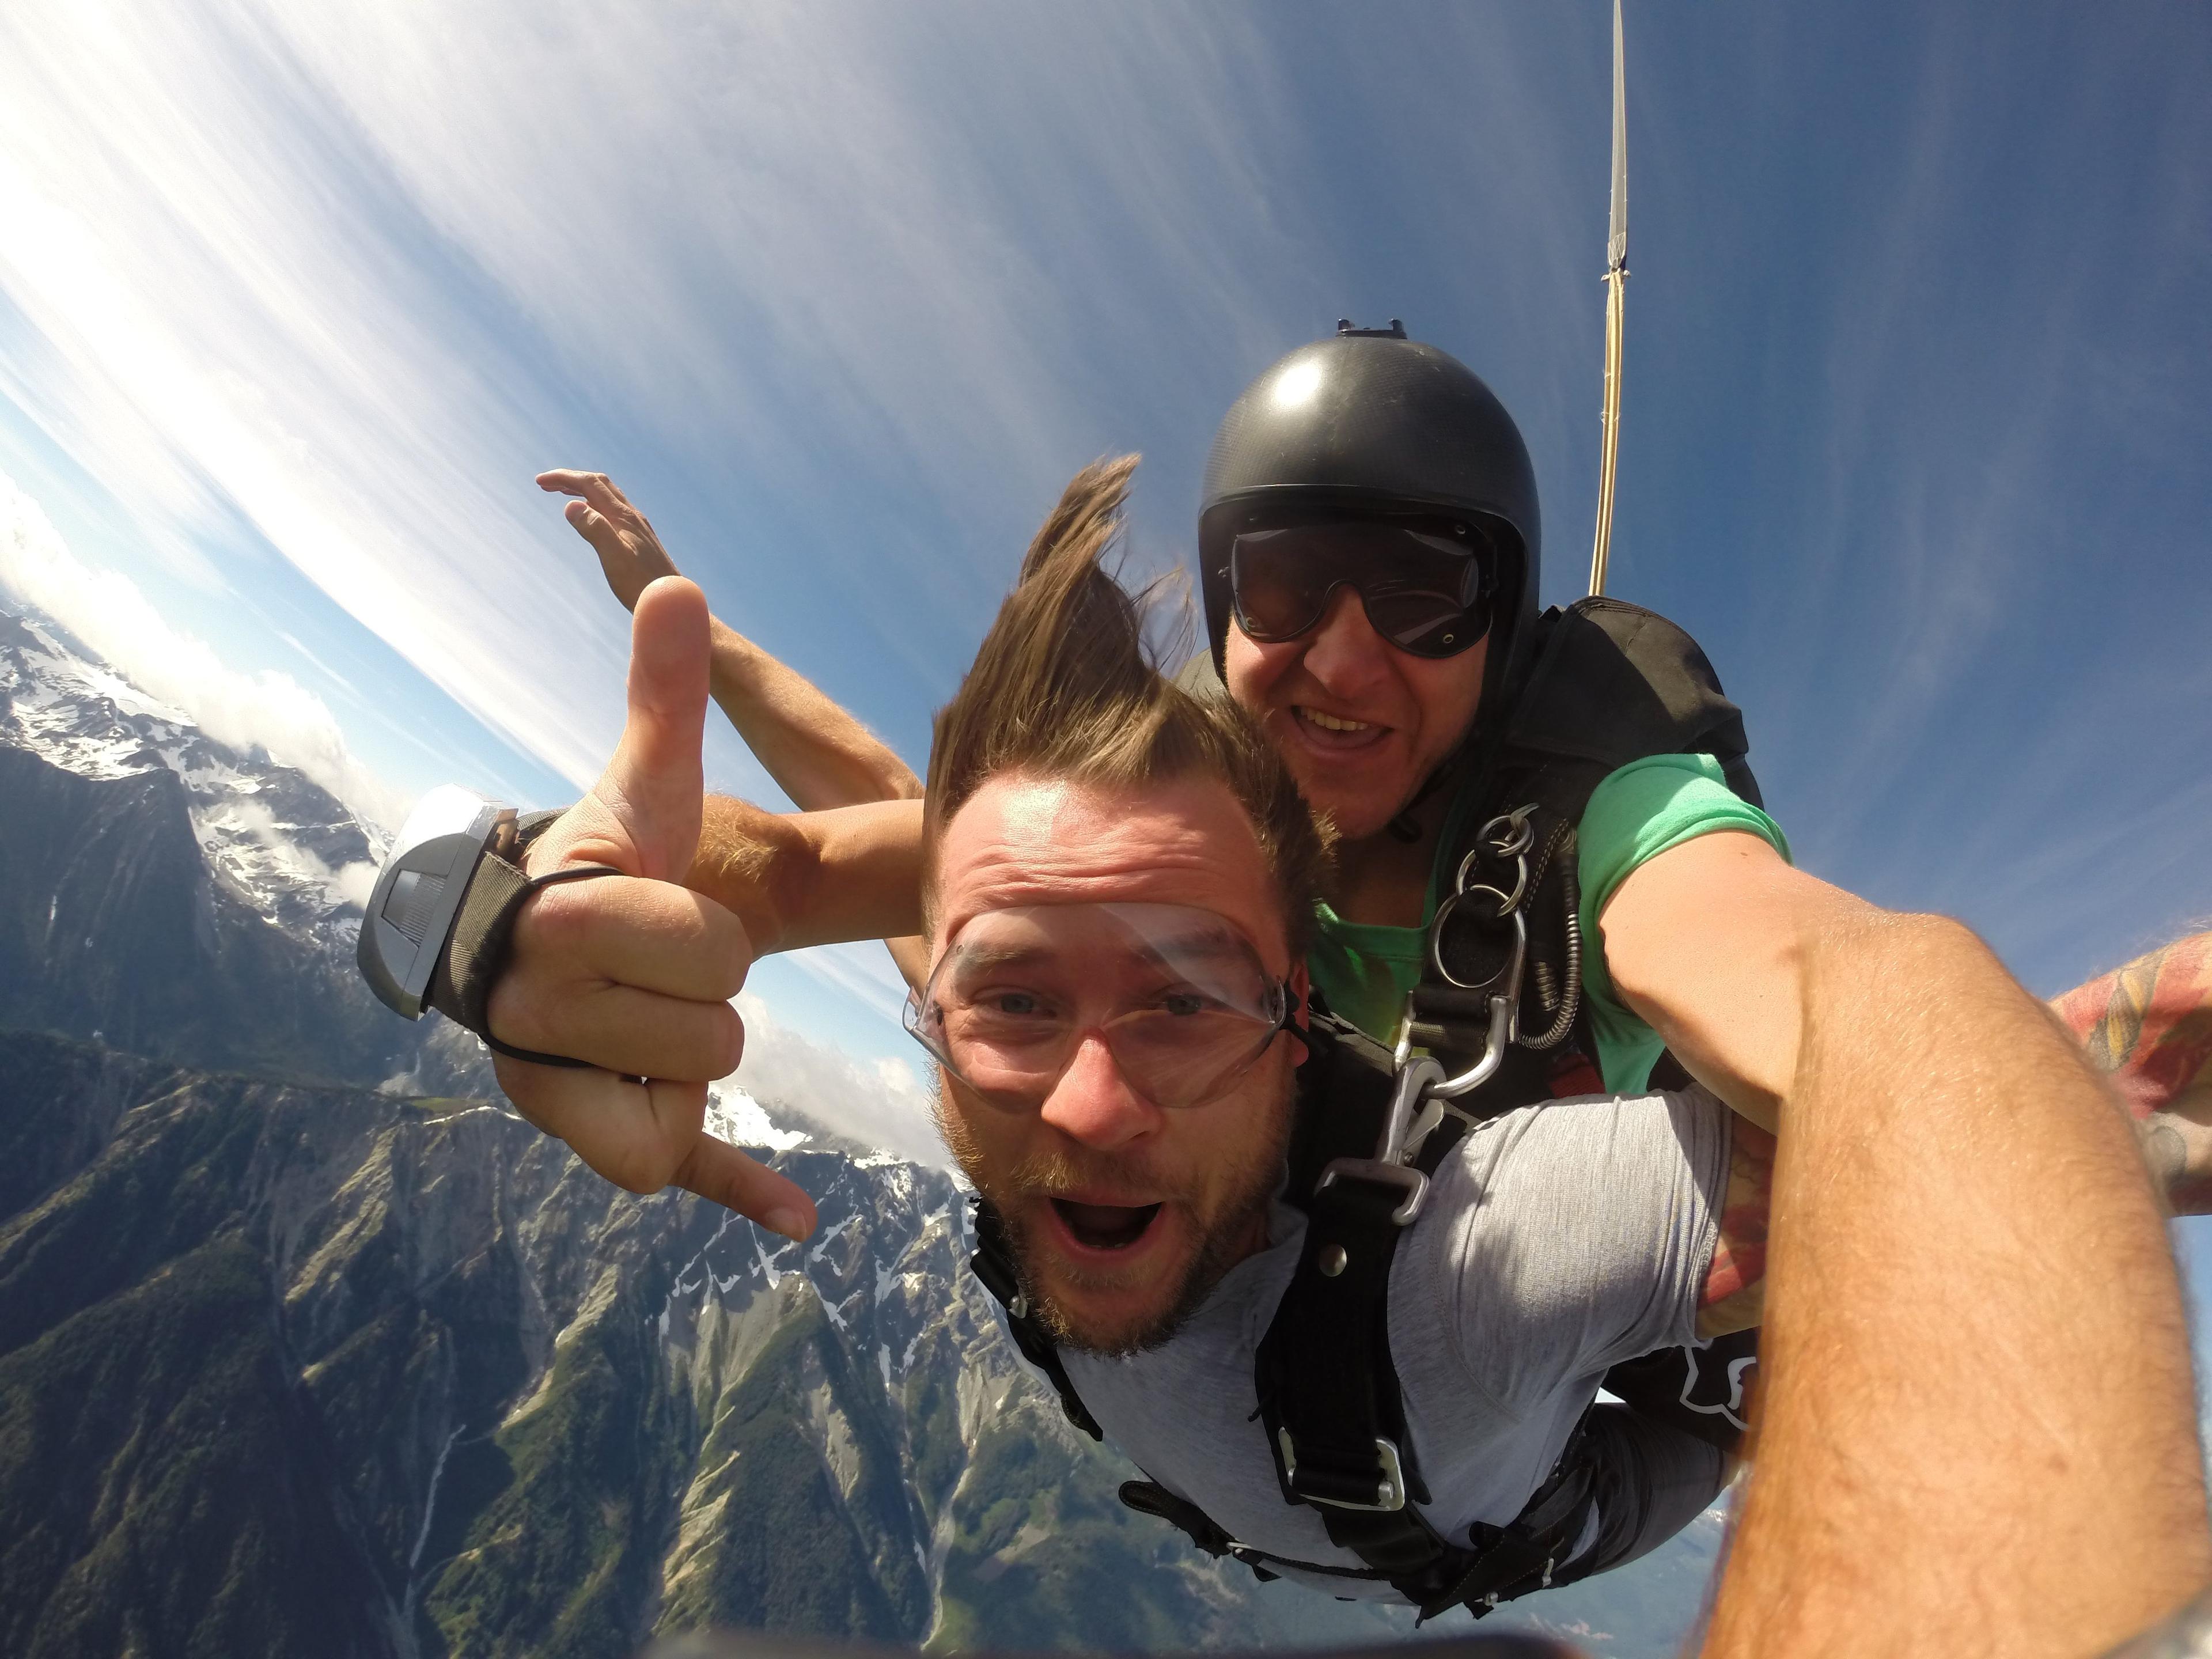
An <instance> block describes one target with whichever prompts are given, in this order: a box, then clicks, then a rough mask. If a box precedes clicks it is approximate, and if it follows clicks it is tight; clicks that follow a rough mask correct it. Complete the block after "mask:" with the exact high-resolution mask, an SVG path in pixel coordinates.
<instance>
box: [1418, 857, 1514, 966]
mask: <svg viewBox="0 0 2212 1659" xmlns="http://www.w3.org/2000/svg"><path fill="white" fill-rule="evenodd" d="M1527 884H1528V872H1525V871H1523V872H1522V885H1523V886H1524V887H1525V886H1526V885H1527ZM1477 893H1487V894H1489V895H1490V896H1492V898H1494V899H1496V900H1497V901H1498V915H1496V917H1495V918H1493V920H1495V921H1506V920H1508V919H1509V918H1510V920H1511V921H1512V923H1513V964H1514V969H1515V971H1516V972H1518V971H1519V968H1520V964H1521V962H1522V958H1523V957H1526V956H1527V955H1528V918H1527V917H1526V916H1524V915H1522V914H1521V911H1520V908H1519V906H1520V900H1519V899H1518V898H1517V897H1516V898H1512V899H1509V898H1507V897H1506V896H1505V895H1504V894H1503V893H1501V892H1499V891H1498V889H1496V888H1495V887H1492V886H1489V885H1488V884H1483V885H1480V886H1475V887H1463V888H1462V889H1461V890H1459V891H1458V892H1456V893H1454V894H1453V895H1452V896H1450V897H1449V898H1448V899H1446V900H1445V901H1444V902H1443V905H1442V906H1440V907H1439V908H1438V909H1437V914H1436V918H1435V920H1434V921H1431V922H1430V923H1429V962H1430V963H1431V966H1433V967H1434V968H1435V969H1436V970H1437V972H1438V973H1439V974H1441V975H1443V977H1444V980H1445V981H1446V982H1447V983H1448V984H1451V985H1455V986H1457V987H1459V988H1460V989H1461V990H1462V991H1480V989H1481V988H1482V987H1484V986H1485V985H1489V984H1492V983H1493V982H1495V980H1496V975H1492V977H1491V978H1490V979H1486V980H1481V981H1476V982H1474V983H1473V984H1470V983H1469V982H1468V981H1466V980H1463V979H1462V978H1460V976H1459V975H1456V974H1455V973H1453V972H1452V970H1451V969H1449V968H1447V967H1445V966H1444V922H1445V921H1446V919H1447V918H1449V916H1450V915H1451V913H1452V907H1453V906H1454V905H1455V904H1457V903H1458V902H1460V901H1461V900H1462V899H1463V898H1473V897H1474V896H1475V895H1476V894H1477Z"/></svg>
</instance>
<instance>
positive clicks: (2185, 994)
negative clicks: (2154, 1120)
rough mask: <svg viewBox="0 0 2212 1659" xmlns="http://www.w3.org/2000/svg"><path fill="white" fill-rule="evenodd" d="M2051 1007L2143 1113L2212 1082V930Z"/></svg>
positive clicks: (2142, 959)
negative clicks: (2055, 1009)
mask: <svg viewBox="0 0 2212 1659" xmlns="http://www.w3.org/2000/svg"><path fill="white" fill-rule="evenodd" d="M2052 1006H2054V1007H2055V1008H2057V1011H2058V1017H2059V1018H2061V1019H2063V1020H2064V1021H2065V1022H2066V1024H2068V1025H2069V1027H2071V1028H2072V1030H2073V1031H2074V1033H2075V1036H2079V1037H2080V1038H2081V1042H2082V1044H2083V1046H2084V1047H2086V1048H2087V1049H2088V1052H2089V1059H2090V1060H2091V1061H2092V1062H2093V1064H2094V1065H2096V1066H2098V1067H2099V1068H2100V1069H2101V1070H2103V1071H2106V1072H2109V1073H2112V1081H2113V1084H2114V1085H2115V1086H2117V1087H2118V1089H2119V1091H2120V1093H2121V1095H2122V1096H2123V1097H2125V1098H2126V1100H2127V1102H2128V1103H2129V1105H2130V1106H2131V1107H2133V1108H2134V1109H2135V1111H2136V1115H2137V1116H2138V1117H2142V1116H2146V1115H2148V1114H2150V1113H2151V1112H2154V1111H2156V1110H2158V1109H2160V1108H2161V1107H2165V1106H2169V1105H2172V1103H2174V1102H2175V1101H2177V1100H2178V1099H2179V1098H2180V1097H2182V1096H2183V1095H2185V1094H2188V1093H2191V1092H2192V1091H2200V1090H2208V1089H2212V933H2193V934H2191V936H2190V937H2189V938H2187V939H2178V940H2176V941H2175V942H2174V943H2173V944H2172V945H2167V946H2166V947H2165V948H2164V949H2163V950H2158V951H2152V952H2151V953H2150V954H2149V955H2148V956H2147V957H2137V958H2136V960H2135V961H2133V962H2131V963H2128V964H2127V966H2126V967H2124V968H2118V969H2114V970H2113V971H2112V972H2111V973H2109V974H2106V975H2104V976H2103V977H2101V978H2099V979H2093V980H2091V981H2089V982H2088V983H2087V985H2083V986H2081V987H2077V988H2076V989H2074V990H2071V991H2069V992H2067V993H2066V994H2065V995H2064V996H2062V997H2060V998H2059V999H2058V1000H2057V1002H2056V1003H2054V1004H2053V1005H2052Z"/></svg>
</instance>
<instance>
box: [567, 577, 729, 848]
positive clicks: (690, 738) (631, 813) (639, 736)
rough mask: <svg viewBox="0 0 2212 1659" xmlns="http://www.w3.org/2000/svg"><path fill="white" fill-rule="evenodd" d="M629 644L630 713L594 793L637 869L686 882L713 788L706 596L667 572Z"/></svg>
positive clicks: (639, 613)
mask: <svg viewBox="0 0 2212 1659" xmlns="http://www.w3.org/2000/svg"><path fill="white" fill-rule="evenodd" d="M629 640H630V644H629V720H628V722H627V724H625V725H624V726H623V735H622V743H621V744H620V745H619V746H618V747H617V749H616V750H615V756H614V759H613V760H612V761H611V762H609V763H608V765H607V769H606V771H605V774H604V775H602V776H601V777H600V779H599V785H598V787H596V788H595V789H594V790H593V791H592V793H593V794H595V795H596V796H598V797H599V801H600V803H601V804H602V805H604V806H605V807H606V808H607V809H608V811H611V812H612V813H613V814H614V816H615V817H617V819H619V820H620V821H621V823H622V825H623V829H625V830H626V831H627V832H628V834H629V841H630V845H631V846H632V847H633V848H635V849H636V853H637V857H638V862H639V866H640V867H639V868H638V870H637V872H636V873H637V874H639V875H641V876H647V877H650V878H653V879H654V880H656V881H672V882H680V881H682V880H683V879H684V877H685V875H687V874H688V873H689V872H690V868H691V860H692V857H693V855H694V854H696V852H697V851H698V848H699V819H700V811H701V799H702V796H703V794H704V793H705V791H706V777H705V772H704V770H703V769H702V765H701V763H700V744H701V743H702V740H703V738H704V736H705V732H706V724H707V692H708V674H709V671H710V668H711V666H712V662H713V647H712V644H711V641H710V640H709V636H708V617H707V596H706V595H705V594H703V593H702V592H700V591H699V589H698V587H697V586H696V584H694V583H691V582H688V581H686V580H684V578H683V577H681V576H664V577H662V578H661V579H660V580H659V581H656V582H654V583H653V584H652V585H651V586H648V587H647V589H646V590H645V592H642V593H641V594H640V595H639V596H638V599H637V607H636V612H635V616H634V617H633V618H632V621H631V624H630V636H629Z"/></svg>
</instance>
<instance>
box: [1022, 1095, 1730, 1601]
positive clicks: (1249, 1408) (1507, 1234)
mask: <svg viewBox="0 0 2212 1659" xmlns="http://www.w3.org/2000/svg"><path fill="white" fill-rule="evenodd" d="M1728 1151H1729V1114H1728V1109H1727V1108H1726V1107H1724V1106H1723V1105H1722V1104H1721V1103H1720V1102H1719V1101H1718V1100H1717V1099H1715V1098H1714V1097H1713V1096H1711V1094H1708V1093H1707V1092H1705V1091H1704V1090H1702V1089H1691V1090H1686V1091H1681V1092H1680V1093H1672V1094H1659V1095H1647V1096H1641V1097H1632V1098H1626V1099H1624V1098H1619V1097H1612V1096H1596V1097H1589V1098H1585V1099H1576V1100H1559V1101H1548V1102H1546V1103H1543V1104H1542V1105H1540V1106H1531V1107H1526V1108H1523V1109H1521V1110H1519V1111H1516V1112H1509V1113H1507V1114H1506V1115H1504V1116H1503V1117H1499V1118H1497V1119H1495V1120H1493V1121H1491V1122H1488V1123H1486V1124H1484V1125H1483V1126H1481V1127H1480V1128H1478V1129H1475V1130H1473V1131H1471V1132H1470V1133H1468V1134H1467V1135H1466V1136H1465V1137H1464V1138H1463V1139H1462V1141H1461V1143H1460V1145H1459V1146H1457V1147H1455V1149H1454V1150H1453V1152H1452V1153H1451V1155H1450V1156H1449V1158H1446V1159H1445V1160H1444V1163H1443V1166H1442V1167H1441V1168H1440V1169H1439V1170H1437V1174H1436V1176H1435V1177H1434V1178H1433V1181H1432V1183H1431V1192H1430V1194H1429V1199H1428V1202H1427V1204H1426V1206H1425V1207H1424V1209H1423V1210H1422V1212H1421V1214H1420V1216H1419V1218H1418V1219H1417V1220H1416V1221H1415V1222H1414V1223H1413V1227H1412V1228H1411V1230H1410V1231H1408V1232H1407V1236H1406V1237H1405V1238H1403V1239H1402V1240H1401V1241H1400V1243H1399V1246H1398V1254H1397V1257H1396V1260H1395V1263H1394V1264H1393V1267H1392V1269H1391V1277H1390V1352H1391V1354H1392V1356H1393V1358H1395V1360H1396V1362H1397V1366H1398V1380H1399V1383H1400V1385H1401V1388H1402V1389H1403V1391H1404V1395H1405V1402H1406V1418H1407V1431H1408V1435H1409V1437H1410V1438H1411V1440H1412V1442H1413V1449H1414V1452H1415V1455H1416V1456H1417V1457H1418V1458H1419V1466H1420V1469H1421V1474H1422V1477H1423V1479H1424V1480H1426V1482H1427V1483H1428V1488H1429V1491H1430V1493H1431V1498H1432V1500H1433V1501H1431V1502H1430V1503H1428V1504H1423V1505H1422V1506H1421V1512H1422V1514H1423V1515H1424V1516H1425V1517H1426V1518H1427V1520H1428V1522H1429V1523H1430V1524H1431V1526H1432V1527H1434V1528H1436V1529H1437V1532H1438V1533H1440V1534H1443V1536H1444V1537H1446V1538H1457V1539H1461V1540H1464V1539H1465V1538H1466V1537H1467V1535H1468V1528H1469V1527H1471V1526H1472V1525H1473V1524H1474V1522H1478V1521H1483V1522H1491V1523H1492V1524H1493V1525H1503V1524H1504V1523H1505V1522H1509V1521H1510V1520H1512V1519H1513V1517H1514V1516H1516V1515H1518V1514H1519V1513H1520V1512H1521V1509H1522V1505H1523V1504H1526V1503H1527V1502H1528V1498H1529V1496H1530V1494H1532V1493H1533V1492H1534V1491H1535V1490H1536V1488H1537V1487H1538V1486H1540V1485H1541V1484H1542V1482H1543V1480H1544V1478H1545V1477H1546V1476H1547V1474H1550V1472H1551V1468H1552V1465H1553V1462H1555V1461H1557V1459H1558V1457H1559V1452H1560V1450H1561V1449H1562V1448H1563V1447H1564V1446H1565V1444H1566V1440H1567V1436H1568V1435H1569V1434H1570V1433H1571V1432H1572V1431H1573V1429H1574V1425H1575V1423H1576V1421H1577V1419H1579V1418H1580V1417H1581V1415H1582V1413H1583V1409H1584V1408H1585V1407H1588V1406H1589V1403H1590V1401H1591V1400H1592V1399H1593V1398H1594V1397H1595V1395H1596V1393H1597V1389H1598V1385H1599V1382H1600V1380H1601V1378H1602V1377H1603V1376H1604V1374H1605V1372H1606V1370H1607V1369H1608V1368H1609V1367H1611V1366H1612V1365H1613V1364H1616V1363H1618V1362H1619V1361H1620V1360H1624V1359H1632V1358H1637V1357H1638V1355H1641V1354H1646V1353H1650V1352H1653V1351H1654V1350H1655V1349H1659V1348H1666V1347H1678V1346H1683V1345H1685V1344H1687V1343H1689V1342H1692V1341H1693V1340H1695V1338H1696V1328H1697V1315H1698V1302H1699V1295H1700V1292H1701V1291H1702V1290H1703V1287H1704V1284H1705V1276H1706V1273H1707V1271H1708V1269H1709V1267H1710V1266H1711V1261H1712V1254H1713V1246H1714V1242H1715V1239H1716V1237H1717V1231H1718V1227H1717V1216H1718V1213H1719V1211H1720V1206H1721V1202H1722V1197H1723V1191H1724V1183H1725V1182H1726V1180H1727V1176H1728ZM1304 1233H1305V1218H1304V1216H1303V1215H1302V1214H1300V1213H1299V1212H1297V1211H1296V1210H1293V1209H1291V1208H1290V1207H1289V1206H1287V1205H1283V1204H1278V1205H1277V1206H1275V1210H1274V1212H1273V1217H1272V1218H1271V1222H1270V1226H1269V1237H1270V1239H1271V1241H1272V1242H1271V1243H1270V1244H1269V1246H1268V1248H1267V1249H1266V1250H1264V1251H1262V1252H1261V1254H1260V1255H1255V1256H1252V1257H1249V1258H1248V1259H1247V1260H1245V1261H1241V1262H1239V1263H1238V1264H1237V1266H1236V1267H1234V1268H1232V1269H1231V1271H1230V1273H1229V1274H1228V1276H1227V1277H1226V1278H1225V1279H1223V1280H1222V1281H1221V1283H1220V1285H1218V1287H1217V1288H1216V1289H1215V1291H1214V1292H1213V1294H1212V1296H1211V1297H1208V1298H1207V1299H1206V1303H1205V1304H1204V1305H1203V1306H1202V1307H1201V1308H1200V1310H1198V1312H1197V1313H1196V1314H1195V1315H1194V1316H1193V1317H1192V1318H1191V1321H1190V1322H1189V1323H1188V1325H1186V1326H1185V1327H1184V1328H1182V1330H1181V1331H1179V1332H1178V1333H1176V1336H1175V1338H1174V1340H1172V1341H1170V1342H1168V1343H1165V1344H1164V1345H1163V1346H1160V1347H1158V1348H1155V1349H1153V1350H1152V1351H1151V1352H1146V1353H1141V1354H1137V1355H1134V1356H1133V1357H1131V1358H1127V1359H1103V1358H1097V1357H1095V1356H1092V1355H1088V1354H1079V1353H1069V1354H1067V1355H1066V1356H1065V1358H1066V1364H1067V1373H1068V1376H1069V1377H1070V1379H1071V1380H1072V1381H1073V1383H1074V1384H1075V1389H1076V1392H1077V1393H1078V1394H1079V1395H1082V1397H1083V1402H1084V1404H1085V1405H1086V1406H1088V1407H1090V1408H1091V1413H1092V1415H1094V1416H1095V1417H1096V1418H1097V1419H1098V1422H1099V1424H1100V1425H1101V1426H1102V1427H1103V1429H1104V1430H1105V1431H1106V1436H1107V1438H1108V1439H1109V1440H1110V1441H1111V1442H1112V1443H1114V1444H1115V1446H1116V1447H1118V1448H1119V1449H1121V1451H1122V1452H1123V1453H1125V1454H1126V1455H1127V1456H1128V1457H1129V1458H1130V1459H1131V1461H1133V1462H1135V1463H1136V1464H1137V1466H1138V1467H1139V1468H1142V1469H1143V1470H1144V1471H1145V1472H1146V1474H1148V1475H1150V1476H1151V1478H1152V1479H1153V1480H1157V1481H1158V1482H1159V1483H1160V1484H1161V1485H1162V1486H1165V1487H1167V1488H1168V1489H1169V1490H1170V1492H1175V1493H1176V1494H1177V1495H1178V1496H1180V1497H1182V1498H1186V1499H1188V1500H1189V1501H1190V1502H1192V1503H1194V1504H1197V1505H1198V1506H1199V1508H1200V1509H1201V1510H1204V1511H1205V1512H1206V1514H1207V1515H1208V1516H1211V1517H1212V1519H1213V1520H1214V1521H1215V1522H1218V1524H1220V1525H1221V1526H1223V1527H1225V1528H1227V1529H1228V1531H1229V1533H1230V1535H1231V1536H1232V1537H1234V1538H1236V1539H1237V1540H1238V1541H1241V1542H1243V1543H1245V1544H1249V1545H1250V1546H1252V1547H1254V1548H1256V1549H1260V1550H1263V1551H1265V1552H1267V1553H1268V1554H1270V1555H1274V1556H1282V1557H1287V1558H1288V1559H1291V1560H1296V1561H1311V1562H1314V1563H1316V1564H1318V1565H1323V1566H1335V1567H1346V1568H1353V1569H1357V1568H1358V1567H1359V1566H1360V1565H1362V1564H1361V1562H1360V1561H1359V1559H1358V1557H1356V1556H1354V1555H1353V1554H1352V1553H1350V1552H1349V1551H1346V1550H1340V1549H1338V1548H1336V1547H1334V1545H1332V1544H1331V1543H1330V1542H1329V1540H1328V1532H1327V1531H1326V1530H1325V1529H1324V1528H1323V1527H1322V1522H1321V1517H1320V1516H1319V1515H1318V1514H1316V1512H1315V1511H1314V1510H1312V1509H1310V1508H1309V1507H1307V1506H1306V1505H1304V1504H1287V1503H1285V1502H1284V1500H1283V1495H1282V1489H1281V1487H1280V1486H1279V1484H1278V1483H1277V1481H1276V1479H1275V1470H1274V1463H1273V1459H1272V1458H1271V1457H1270V1455H1268V1450H1267V1437H1266V1431H1264V1430H1263V1429H1262V1428H1261V1425H1260V1422H1259V1421H1258V1419H1257V1417H1256V1415H1255V1413H1256V1408H1257V1407H1258V1404H1259V1401H1258V1397H1257V1395H1256V1394H1255V1389H1254V1385H1253V1374H1252V1364H1253V1356H1254V1353H1255V1351H1256V1350H1257V1349H1258V1347H1259V1345H1260V1341H1261V1338H1263V1337H1264V1336H1265V1335H1266V1334H1267V1326H1268V1323H1269V1322H1270V1321H1271V1320H1273V1317H1274V1313H1275V1306H1276V1304H1277V1303H1279V1301H1280V1300H1281V1299H1282V1295H1283V1291H1284V1289H1285V1286H1287V1285H1289V1283H1290V1280H1291V1273H1292V1272H1293V1271H1294V1270H1295V1269H1296V1268H1297V1259H1298V1251H1299V1247H1300V1245H1301V1243H1302V1242H1303V1240H1304ZM1290 1576H1291V1577H1304V1578H1306V1580H1307V1582H1309V1583H1316V1584H1319V1585H1322V1587H1324V1588H1326V1589H1330V1590H1332V1591H1333V1592H1334V1593H1335V1594H1338V1595H1346V1594H1352V1595H1364V1596H1370V1597H1374V1598H1377V1599H1396V1598H1395V1592H1393V1591H1392V1590H1391V1589H1390V1588H1389V1585H1388V1584H1384V1583H1372V1582H1361V1581H1352V1580H1345V1579H1335V1578H1328V1577H1322V1576H1321V1575H1300V1574H1296V1573H1292V1574H1291V1575H1290Z"/></svg>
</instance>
